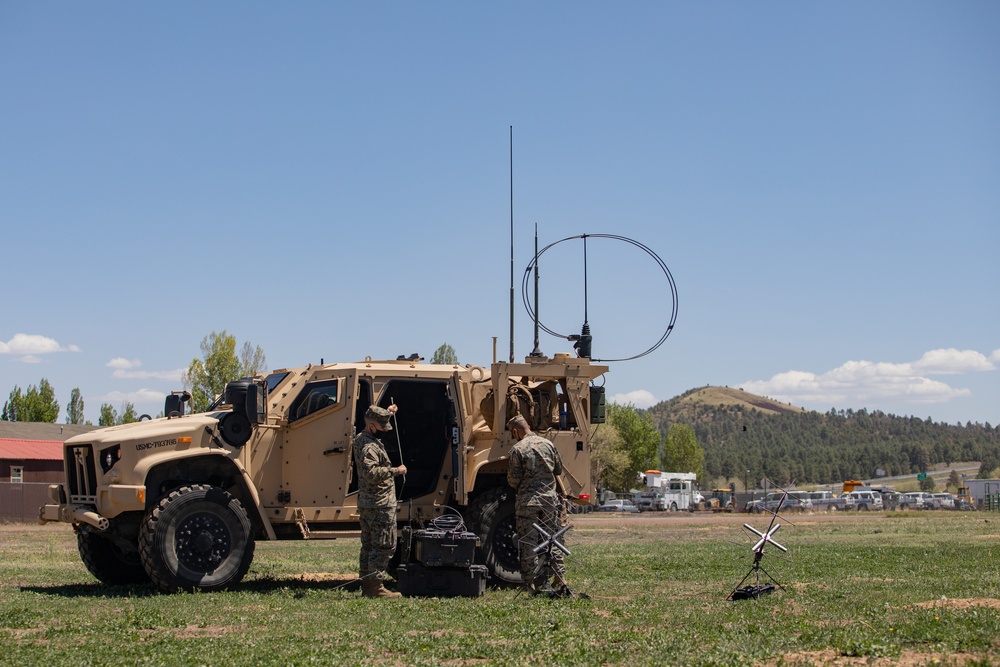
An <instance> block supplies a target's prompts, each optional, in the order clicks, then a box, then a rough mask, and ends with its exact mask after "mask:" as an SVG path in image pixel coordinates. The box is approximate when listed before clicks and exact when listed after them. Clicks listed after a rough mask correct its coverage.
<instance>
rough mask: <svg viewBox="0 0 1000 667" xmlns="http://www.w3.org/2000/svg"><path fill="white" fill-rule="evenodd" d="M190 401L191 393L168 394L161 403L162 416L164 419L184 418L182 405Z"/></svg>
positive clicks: (175, 392)
mask: <svg viewBox="0 0 1000 667" xmlns="http://www.w3.org/2000/svg"><path fill="white" fill-rule="evenodd" d="M190 400H191V393H190V392H187V391H174V392H170V394H169V395H168V396H167V398H166V400H164V401H163V415H164V416H165V417H168V418H169V417H182V416H184V404H185V403H187V402H188V401H190Z"/></svg>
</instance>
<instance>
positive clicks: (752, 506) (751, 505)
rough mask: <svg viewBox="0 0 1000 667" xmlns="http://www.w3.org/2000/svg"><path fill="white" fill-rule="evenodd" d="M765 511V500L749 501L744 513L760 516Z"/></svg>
mask: <svg viewBox="0 0 1000 667" xmlns="http://www.w3.org/2000/svg"><path fill="white" fill-rule="evenodd" d="M764 509H765V506H764V501H763V500H748V501H747V504H746V506H745V507H744V511H745V512H747V513H748V514H760V513H761V512H763V511H764Z"/></svg>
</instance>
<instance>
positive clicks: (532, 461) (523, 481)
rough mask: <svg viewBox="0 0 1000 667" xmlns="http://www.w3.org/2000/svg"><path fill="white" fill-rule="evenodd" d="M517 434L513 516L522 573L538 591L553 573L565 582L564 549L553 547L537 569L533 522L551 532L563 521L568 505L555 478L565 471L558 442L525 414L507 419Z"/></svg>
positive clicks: (511, 474) (511, 473)
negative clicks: (543, 565) (531, 423)
mask: <svg viewBox="0 0 1000 667" xmlns="http://www.w3.org/2000/svg"><path fill="white" fill-rule="evenodd" d="M507 427H508V428H509V429H510V430H511V432H512V433H513V434H514V436H515V437H518V438H520V440H518V442H517V443H516V444H515V445H514V447H513V448H512V449H511V452H510V461H509V464H508V469H507V483H508V484H510V486H511V487H512V488H513V489H514V490H515V491H517V499H516V500H515V501H514V515H515V519H516V521H517V535H518V542H519V545H520V560H521V576H522V577H523V578H524V583H525V586H526V587H527V588H529V590H532V591H534V592H537V591H538V590H539V589H540V588H542V587H543V586H544V585H545V584H546V582H547V581H548V579H549V578H550V577H551V576H553V575H554V576H555V582H556V584H557V585H565V583H566V582H565V577H564V575H565V574H566V567H565V565H564V564H563V556H562V552H561V551H560V550H559V549H551V550H550V553H551V558H550V559H549V562H548V567H547V568H544V569H542V570H538V556H537V555H536V554H535V547H537V546H538V539H539V535H538V533H537V531H536V530H535V529H534V526H533V525H532V524H535V523H537V524H538V525H539V526H541V527H542V528H543V529H544V530H545V532H546V533H548V534H549V535H552V534H553V533H555V532H557V531H558V530H559V529H560V527H561V525H562V524H564V516H565V514H564V513H565V504H564V502H563V499H562V497H561V496H560V495H559V492H558V490H557V488H556V478H557V477H558V476H559V475H561V474H562V460H561V459H560V458H559V452H558V451H557V450H556V448H555V445H553V444H552V443H551V442H550V441H548V440H546V439H545V438H543V437H542V436H540V435H536V434H535V433H532V432H531V427H530V426H528V422H527V421H526V420H525V419H524V417H521V416H517V417H514V418H512V419H511V420H510V421H509V422H507Z"/></svg>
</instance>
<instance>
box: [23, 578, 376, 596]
mask: <svg viewBox="0 0 1000 667" xmlns="http://www.w3.org/2000/svg"><path fill="white" fill-rule="evenodd" d="M390 587H392V586H390ZM20 590H22V591H24V592H27V593H38V594H40V595H54V596H58V597H64V598H106V597H120V598H144V597H152V596H154V595H161V592H160V591H159V590H158V589H157V588H156V587H155V586H154V585H153V584H151V583H150V584H132V585H127V586H112V585H109V584H102V583H100V582H94V583H92V584H63V585H59V586H21V587H20ZM330 590H342V591H345V592H355V591H359V590H361V580H360V579H357V578H354V577H351V576H350V575H343V576H342V577H324V578H310V577H304V576H302V575H298V576H290V577H288V578H275V577H262V578H259V579H251V580H247V581H243V582H241V583H239V584H237V585H236V586H234V587H233V588H231V589H230V592H250V593H260V594H264V595H266V594H270V593H274V592H277V591H298V592H303V593H304V592H306V591H330Z"/></svg>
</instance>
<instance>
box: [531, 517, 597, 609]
mask: <svg viewBox="0 0 1000 667" xmlns="http://www.w3.org/2000/svg"><path fill="white" fill-rule="evenodd" d="M557 525H558V524H557ZM531 527H532V529H533V530H534V531H535V535H536V536H537V543H536V545H535V546H534V548H533V549H532V551H533V553H534V554H535V556H536V557H537V559H536V561H535V568H534V570H533V571H532V573H531V575H530V580H529V581H526V582H525V583H526V584H529V585H531V584H533V583H534V584H535V585H536V586H537V587H536V588H534V589H532V590H533V592H534V594H535V595H546V596H548V597H551V598H568V597H572V596H573V595H579V596H580V597H583V598H587V597H588V596H587V595H585V594H583V593H574V592H573V591H572V590H571V589H570V587H569V584H567V583H566V578H565V577H564V576H563V575H564V568H563V567H561V564H562V556H563V555H566V556H570V555H572V554H571V552H570V550H569V549H567V548H566V545H565V544H564V543H563V542H562V540H563V539H564V535H566V532H567V531H568V530H569V529H570V528H571V527H572V526H570V525H569V524H566V525H565V526H562V527H561V528H559V530H556V531H555V532H552V533H550V532H549V531H548V530H546V529H545V528H544V527H543V526H540V525H539V524H538V523H532V524H531ZM519 547H520V545H519ZM518 595H520V591H518Z"/></svg>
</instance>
